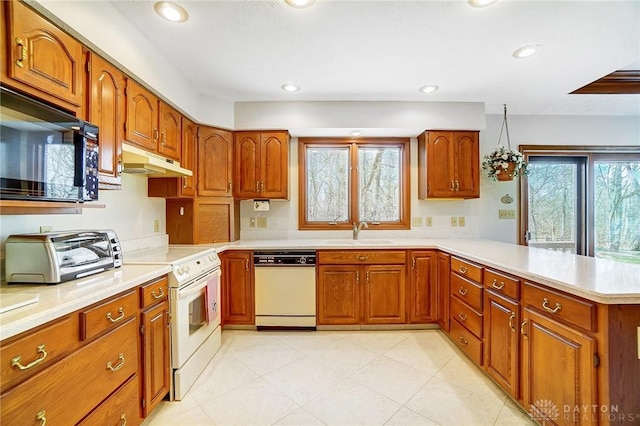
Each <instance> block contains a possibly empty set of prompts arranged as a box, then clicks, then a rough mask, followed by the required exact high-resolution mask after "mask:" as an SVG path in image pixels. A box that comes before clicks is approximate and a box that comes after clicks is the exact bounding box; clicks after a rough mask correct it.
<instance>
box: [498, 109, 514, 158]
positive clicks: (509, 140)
mask: <svg viewBox="0 0 640 426" xmlns="http://www.w3.org/2000/svg"><path fill="white" fill-rule="evenodd" d="M505 129H506V130H507V147H508V148H509V151H511V139H510V138H509V124H508V123H507V104H504V119H503V120H502V127H501V128H500V136H498V146H500V141H501V140H502V131H503V130H505Z"/></svg>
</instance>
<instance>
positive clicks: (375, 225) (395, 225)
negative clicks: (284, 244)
mask: <svg viewBox="0 0 640 426" xmlns="http://www.w3.org/2000/svg"><path fill="white" fill-rule="evenodd" d="M409 141H410V139H409V138H358V139H353V138H299V139H298V229H300V230H344V229H349V230H350V229H353V224H354V223H359V222H360V221H361V220H360V217H359V216H360V203H359V202H360V197H359V186H360V185H359V184H358V182H359V179H360V176H359V171H358V147H359V146H362V147H366V148H373V147H384V148H391V147H397V148H399V149H400V169H401V170H400V182H399V184H400V220H399V221H398V222H367V223H368V225H369V229H370V230H375V229H381V230H382V229H394V230H398V229H411V227H410V215H411V199H410V198H411V185H410V157H409V155H410V151H409ZM308 147H314V148H344V147H348V148H349V164H350V168H351V170H350V172H349V189H348V191H349V202H348V206H349V207H348V210H349V211H348V216H349V217H348V218H347V219H346V220H342V221H337V222H329V221H327V222H315V221H314V222H310V221H307V201H308V199H307V194H308V191H307V148H308Z"/></svg>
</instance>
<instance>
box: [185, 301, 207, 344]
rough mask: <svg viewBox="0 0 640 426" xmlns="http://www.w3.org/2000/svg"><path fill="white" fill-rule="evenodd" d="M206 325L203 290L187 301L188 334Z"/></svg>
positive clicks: (205, 305) (205, 302)
mask: <svg viewBox="0 0 640 426" xmlns="http://www.w3.org/2000/svg"><path fill="white" fill-rule="evenodd" d="M205 325H207V297H206V293H205V292H204V291H203V292H202V293H201V294H200V296H198V297H197V298H195V299H194V300H192V301H191V303H189V334H193V333H195V332H196V331H198V330H199V329H200V328H201V327H204V326H205Z"/></svg>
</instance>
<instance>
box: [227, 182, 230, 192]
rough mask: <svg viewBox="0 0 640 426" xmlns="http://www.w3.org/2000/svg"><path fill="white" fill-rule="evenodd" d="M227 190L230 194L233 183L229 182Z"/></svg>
mask: <svg viewBox="0 0 640 426" xmlns="http://www.w3.org/2000/svg"><path fill="white" fill-rule="evenodd" d="M227 189H228V191H229V192H231V181H229V182H227Z"/></svg>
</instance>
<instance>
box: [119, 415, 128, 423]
mask: <svg viewBox="0 0 640 426" xmlns="http://www.w3.org/2000/svg"><path fill="white" fill-rule="evenodd" d="M120 426H127V414H126V413H122V414H120Z"/></svg>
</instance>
